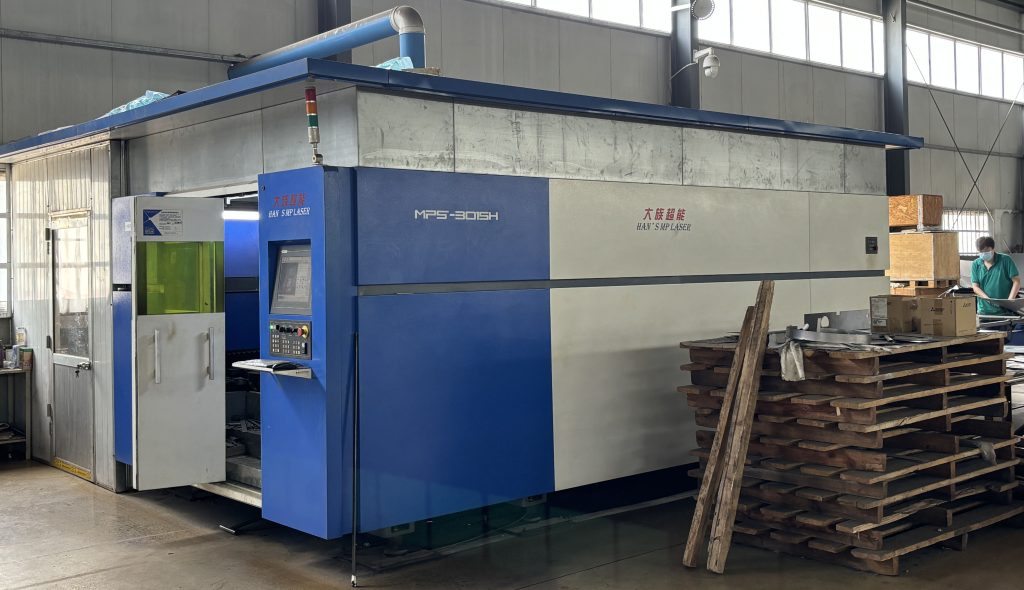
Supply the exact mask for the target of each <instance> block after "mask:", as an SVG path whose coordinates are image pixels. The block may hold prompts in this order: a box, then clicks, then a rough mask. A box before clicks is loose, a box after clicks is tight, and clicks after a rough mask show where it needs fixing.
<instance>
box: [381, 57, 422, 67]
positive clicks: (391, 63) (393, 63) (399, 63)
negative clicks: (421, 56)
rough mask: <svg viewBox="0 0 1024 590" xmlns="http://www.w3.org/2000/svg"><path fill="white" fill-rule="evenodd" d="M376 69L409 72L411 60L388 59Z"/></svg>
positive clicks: (404, 58) (405, 58)
mask: <svg viewBox="0 0 1024 590" xmlns="http://www.w3.org/2000/svg"><path fill="white" fill-rule="evenodd" d="M377 67H378V68H381V69H383V70H411V69H412V67H413V66H412V59H410V58H408V57H396V58H394V59H389V60H387V61H386V62H384V63H382V64H378V65H377Z"/></svg>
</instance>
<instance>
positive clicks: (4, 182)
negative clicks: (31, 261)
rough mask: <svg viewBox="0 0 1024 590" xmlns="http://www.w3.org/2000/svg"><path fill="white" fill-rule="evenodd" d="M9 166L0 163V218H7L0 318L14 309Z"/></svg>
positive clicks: (0, 265)
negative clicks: (3, 290) (3, 292)
mask: <svg viewBox="0 0 1024 590" xmlns="http://www.w3.org/2000/svg"><path fill="white" fill-rule="evenodd" d="M10 172H11V167H10V166H9V165H7V164H2V165H0V199H2V200H3V202H4V204H5V205H6V207H4V208H3V211H0V219H6V220H7V224H6V225H7V231H5V232H3V235H2V236H0V239H2V240H4V242H5V243H6V244H7V249H6V252H7V256H6V257H0V271H3V274H5V275H6V277H7V278H6V283H7V284H6V287H7V290H6V296H5V297H0V318H9V317H12V316H13V315H14V309H13V305H12V304H11V302H12V298H11V295H12V291H13V290H14V289H13V288H14V276H13V273H12V272H11V247H12V243H11V235H12V232H13V231H14V227H13V225H12V223H11V221H12V219H13V217H12V215H11V183H10V178H11V174H10Z"/></svg>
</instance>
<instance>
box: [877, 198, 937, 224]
mask: <svg viewBox="0 0 1024 590" xmlns="http://www.w3.org/2000/svg"><path fill="white" fill-rule="evenodd" d="M941 225H942V195H897V196H892V197H889V227H892V228H907V227H917V228H921V227H938V226H941Z"/></svg>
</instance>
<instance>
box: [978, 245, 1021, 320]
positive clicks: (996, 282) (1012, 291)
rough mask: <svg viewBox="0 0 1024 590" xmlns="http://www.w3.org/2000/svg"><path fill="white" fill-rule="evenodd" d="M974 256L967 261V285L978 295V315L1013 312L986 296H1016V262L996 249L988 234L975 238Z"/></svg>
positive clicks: (1004, 297) (1018, 276)
mask: <svg viewBox="0 0 1024 590" xmlns="http://www.w3.org/2000/svg"><path fill="white" fill-rule="evenodd" d="M977 246H978V259H977V260H975V261H974V263H973V264H972V265H971V286H972V287H974V293H975V294H976V295H977V296H978V314H979V315H1013V312H1011V311H1009V310H1007V309H1003V308H1002V307H999V306H998V305H995V304H994V303H991V302H990V301H987V300H988V299H1016V298H1017V291H1019V290H1020V273H1018V272H1017V265H1016V264H1014V263H1013V260H1011V259H1010V257H1009V256H1007V255H1006V254H999V253H998V252H996V241H995V240H993V239H992V237H991V236H984V237H981V238H978V241H977Z"/></svg>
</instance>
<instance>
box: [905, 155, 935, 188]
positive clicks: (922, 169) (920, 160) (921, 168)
mask: <svg viewBox="0 0 1024 590" xmlns="http://www.w3.org/2000/svg"><path fill="white" fill-rule="evenodd" d="M910 192H911V193H912V194H915V195H921V194H926V195H933V194H942V191H935V190H934V189H933V188H932V158H931V154H930V153H929V151H928V150H913V151H911V152H910Z"/></svg>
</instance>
